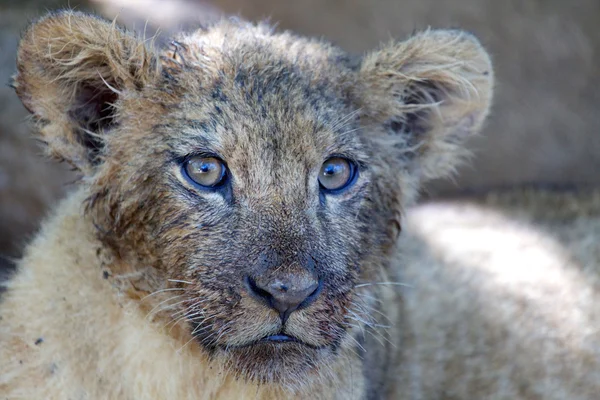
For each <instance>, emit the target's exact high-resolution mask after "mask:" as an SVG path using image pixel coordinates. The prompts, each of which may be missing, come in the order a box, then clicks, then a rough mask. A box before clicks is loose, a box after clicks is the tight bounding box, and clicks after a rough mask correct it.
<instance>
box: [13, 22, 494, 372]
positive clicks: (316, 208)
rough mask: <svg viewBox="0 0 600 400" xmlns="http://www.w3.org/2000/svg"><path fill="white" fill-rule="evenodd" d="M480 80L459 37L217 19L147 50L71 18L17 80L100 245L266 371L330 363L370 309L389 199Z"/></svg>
mask: <svg viewBox="0 0 600 400" xmlns="http://www.w3.org/2000/svg"><path fill="white" fill-rule="evenodd" d="M491 85H492V71H491V68H490V62H489V59H488V56H487V54H486V53H485V51H484V50H483V49H482V48H481V47H480V45H479V43H478V42H477V40H476V39H474V38H473V37H472V36H471V35H469V34H466V33H464V32H460V31H435V30H432V31H426V32H423V33H420V34H417V35H415V36H414V37H412V38H410V39H409V40H407V41H405V42H402V43H389V44H388V45H386V46H383V47H382V48H381V49H380V50H377V51H374V52H372V53H370V54H367V55H365V56H364V57H362V58H353V57H350V56H348V55H347V54H346V53H344V52H343V51H341V50H340V49H338V48H336V47H333V46H331V45H330V44H327V43H324V42H321V41H316V40H310V39H305V38H301V37H297V36H294V35H292V34H289V33H274V32H273V31H272V30H271V29H270V28H269V27H267V26H263V25H259V26H255V25H251V24H247V23H241V22H231V21H223V22H220V23H218V24H216V25H214V26H212V27H210V28H208V29H205V30H199V31H196V32H194V33H192V34H188V35H182V36H181V37H180V38H177V39H176V40H175V41H173V42H172V44H171V47H170V48H168V49H164V50H163V51H156V50H154V49H153V48H152V47H151V46H150V45H149V44H148V43H147V41H143V40H140V39H138V38H136V37H135V36H134V35H132V34H130V33H128V32H125V31H123V30H121V29H119V28H117V27H115V26H114V24H111V23H109V22H106V21H103V20H101V19H98V18H95V17H92V16H88V15H84V14H80V13H74V12H63V13H59V14H54V15H51V16H48V17H46V18H44V19H42V20H40V21H38V22H37V23H35V24H33V25H32V26H31V27H30V29H29V30H28V31H27V32H26V33H25V35H24V37H23V40H22V42H21V46H20V50H19V54H18V74H17V75H16V77H15V87H16V90H17V93H18V95H19V96H20V98H21V99H22V101H23V103H24V104H25V106H26V107H27V108H28V109H29V110H30V111H31V112H32V113H33V115H34V118H35V120H36V121H37V124H38V128H39V131H40V132H41V136H42V138H43V140H44V141H46V142H47V144H48V149H49V151H50V153H51V154H52V155H54V156H56V157H58V158H61V159H64V160H66V161H68V162H69V163H71V164H72V165H74V166H75V167H76V168H78V169H79V170H80V171H81V172H82V173H83V175H84V179H83V183H82V184H83V185H85V187H86V190H88V192H89V197H88V200H87V204H86V210H87V211H86V212H87V216H86V218H89V220H90V221H91V223H94V224H95V226H96V228H97V232H98V235H99V237H100V238H101V240H102V241H103V243H105V244H106V246H107V247H108V248H110V249H111V250H112V251H113V253H114V254H115V256H116V257H117V259H119V260H121V261H122V262H126V263H127V264H128V265H130V266H133V267H134V268H139V269H142V268H151V269H152V271H154V272H153V276H154V277H155V278H156V279H155V280H154V281H153V282H152V284H151V286H152V289H153V290H163V289H168V290H167V291H165V292H164V293H170V294H172V297H171V298H170V299H169V301H171V302H170V303H169V304H170V315H172V316H173V318H178V320H179V321H180V322H182V323H183V324H184V325H185V327H186V329H187V332H188V335H190V336H192V337H194V338H195V339H196V340H197V343H199V344H200V345H201V346H202V347H203V348H204V349H205V350H206V351H207V352H209V353H211V354H212V355H214V357H220V358H221V359H222V360H226V362H227V363H228V365H229V366H230V368H231V369H232V370H233V371H236V372H237V373H238V374H240V375H242V376H244V377H246V378H249V379H255V380H258V381H262V382H264V381H274V382H280V381H283V380H285V381H293V380H294V379H302V377H303V376H306V375H307V374H310V373H312V372H314V371H317V370H319V369H322V368H324V367H325V366H326V364H327V363H328V362H329V361H328V360H330V359H331V358H333V357H336V354H338V353H339V352H340V350H341V349H342V348H343V347H344V346H348V345H349V344H348V343H351V341H350V340H349V339H351V338H350V336H352V335H353V334H354V333H353V332H354V330H355V328H357V327H358V328H361V327H364V325H365V324H366V325H369V321H370V320H372V318H373V317H374V316H376V315H366V314H369V313H370V311H365V310H369V309H368V308H361V305H364V304H365V302H368V303H369V304H371V306H374V305H376V304H377V303H376V302H375V303H373V302H371V301H370V300H367V299H373V298H374V300H375V301H376V300H377V296H379V292H378V291H377V290H375V289H376V286H375V285H373V286H369V283H372V282H377V281H382V280H386V276H387V274H386V270H387V268H388V267H389V266H388V264H389V261H388V260H387V258H389V256H390V252H391V250H392V249H393V246H394V242H395V240H396V236H397V234H398V232H399V230H400V216H401V213H402V208H403V206H404V205H405V204H406V203H407V202H410V201H411V199H412V198H413V197H414V195H415V192H416V190H417V188H418V185H419V184H420V182H422V181H423V180H426V179H430V178H433V177H437V176H441V175H444V174H446V173H447V172H448V171H450V170H451V169H452V168H453V166H454V165H455V164H456V160H457V159H458V158H459V157H458V156H459V155H460V154H461V153H462V144H463V142H464V140H465V139H466V138H467V137H469V136H470V135H472V134H473V133H474V132H476V131H477V130H478V129H479V127H480V125H481V124H482V121H483V119H484V117H485V116H486V114H487V110H488V107H489V102H490V96H491ZM359 289H361V290H359ZM367 307H369V306H368V305H367ZM370 318H371V319H370Z"/></svg>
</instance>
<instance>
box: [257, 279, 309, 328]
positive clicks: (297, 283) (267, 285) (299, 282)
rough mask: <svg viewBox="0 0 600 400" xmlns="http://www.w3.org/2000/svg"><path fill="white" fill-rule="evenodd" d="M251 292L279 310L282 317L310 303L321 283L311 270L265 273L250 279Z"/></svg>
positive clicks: (283, 318) (285, 317)
mask: <svg viewBox="0 0 600 400" xmlns="http://www.w3.org/2000/svg"><path fill="white" fill-rule="evenodd" d="M249 289H250V291H251V293H252V294H253V295H254V296H255V297H258V298H260V299H261V300H262V301H263V302H264V303H265V304H267V305H268V306H269V307H271V308H273V309H274V310H276V311H278V312H279V315H280V316H281V319H282V320H283V321H284V323H285V321H286V320H287V318H288V317H289V315H290V314H291V313H292V312H294V311H295V310H297V309H298V308H301V307H303V306H306V305H308V304H309V303H310V302H311V301H312V300H314V298H316V296H317V295H318V292H319V289H320V284H319V281H318V279H317V278H316V277H315V276H314V275H313V274H312V273H310V272H309V271H300V272H295V273H279V274H268V273H267V274H265V275H262V276H259V277H256V278H254V279H252V278H250V279H249Z"/></svg>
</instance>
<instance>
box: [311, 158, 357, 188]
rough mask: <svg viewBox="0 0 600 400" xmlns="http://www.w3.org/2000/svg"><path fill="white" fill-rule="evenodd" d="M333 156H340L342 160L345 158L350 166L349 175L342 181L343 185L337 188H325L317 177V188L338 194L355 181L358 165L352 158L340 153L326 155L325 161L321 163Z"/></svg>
mask: <svg viewBox="0 0 600 400" xmlns="http://www.w3.org/2000/svg"><path fill="white" fill-rule="evenodd" d="M334 158H341V159H342V160H345V161H346V162H347V163H348V165H349V166H350V176H349V177H348V180H347V181H346V183H344V185H343V186H340V187H339V188H337V189H327V188H326V187H324V186H323V185H322V184H321V180H320V179H318V182H319V189H320V190H321V191H322V192H323V193H325V194H330V195H336V194H340V193H342V192H345V191H346V190H348V189H349V188H350V187H352V185H354V183H355V182H356V181H357V179H358V175H359V173H358V170H359V167H358V165H357V163H356V162H355V161H354V160H352V159H350V158H348V157H345V156H342V155H337V154H334V155H332V156H330V157H327V159H326V160H325V161H323V164H325V163H326V162H327V161H329V160H332V159H334ZM323 164H321V165H323ZM319 171H321V169H320V168H319Z"/></svg>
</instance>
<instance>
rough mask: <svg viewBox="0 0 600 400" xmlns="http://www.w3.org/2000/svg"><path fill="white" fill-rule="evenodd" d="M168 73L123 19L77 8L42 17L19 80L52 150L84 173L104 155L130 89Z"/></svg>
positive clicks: (28, 41) (24, 45) (29, 33)
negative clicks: (124, 25) (108, 18)
mask: <svg viewBox="0 0 600 400" xmlns="http://www.w3.org/2000/svg"><path fill="white" fill-rule="evenodd" d="M159 75H160V63H159V62H158V57H157V55H156V54H155V52H154V50H153V49H152V48H151V47H150V46H148V47H147V46H146V43H145V42H144V41H143V40H141V39H138V38H137V37H136V36H134V34H132V33H130V32H127V31H125V30H123V29H121V28H119V27H118V26H116V24H115V23H113V22H110V21H106V20H103V19H101V18H98V17H96V16H92V15H87V14H84V13H80V12H73V11H70V10H67V11H61V12H58V13H54V14H50V15H49V16H46V17H44V18H42V19H40V20H39V21H37V22H34V23H33V24H32V25H31V26H30V27H29V28H28V29H27V30H26V32H25V33H24V35H23V38H22V39H21V42H20V44H19V50H18V53H17V74H16V75H15V77H14V87H15V90H16V92H17V95H18V96H19V98H20V99H21V101H22V102H23V104H24V105H25V107H26V108H27V109H28V110H29V111H30V112H31V113H32V114H33V116H34V121H37V122H38V123H37V128H38V131H39V134H40V136H41V139H42V140H43V141H44V142H46V143H47V144H48V152H49V154H50V155H52V156H54V157H56V158H59V159H62V160H66V161H67V162H69V163H71V164H72V165H74V166H75V167H76V168H78V169H80V170H81V171H83V172H84V173H89V172H92V171H93V169H94V167H95V165H97V164H98V163H99V162H100V161H101V157H100V155H101V154H102V151H103V150H102V149H103V143H104V141H105V140H104V138H105V135H106V134H107V133H108V132H110V131H112V130H114V128H115V127H116V126H117V125H118V116H119V110H118V107H119V106H118V105H119V104H120V101H121V100H122V97H123V96H122V95H123V93H125V92H127V93H134V92H139V91H141V90H142V89H143V88H144V87H146V86H148V85H149V84H152V83H153V82H155V80H156V78H157V77H158V76H159Z"/></svg>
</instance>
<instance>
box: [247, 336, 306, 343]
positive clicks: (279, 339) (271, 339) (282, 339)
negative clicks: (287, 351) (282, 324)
mask: <svg viewBox="0 0 600 400" xmlns="http://www.w3.org/2000/svg"><path fill="white" fill-rule="evenodd" d="M258 342H259V343H289V342H296V343H302V342H301V341H300V340H298V339H296V338H295V337H293V336H289V335H285V334H277V335H271V336H266V337H264V338H262V339H260V340H259V341H258Z"/></svg>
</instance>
